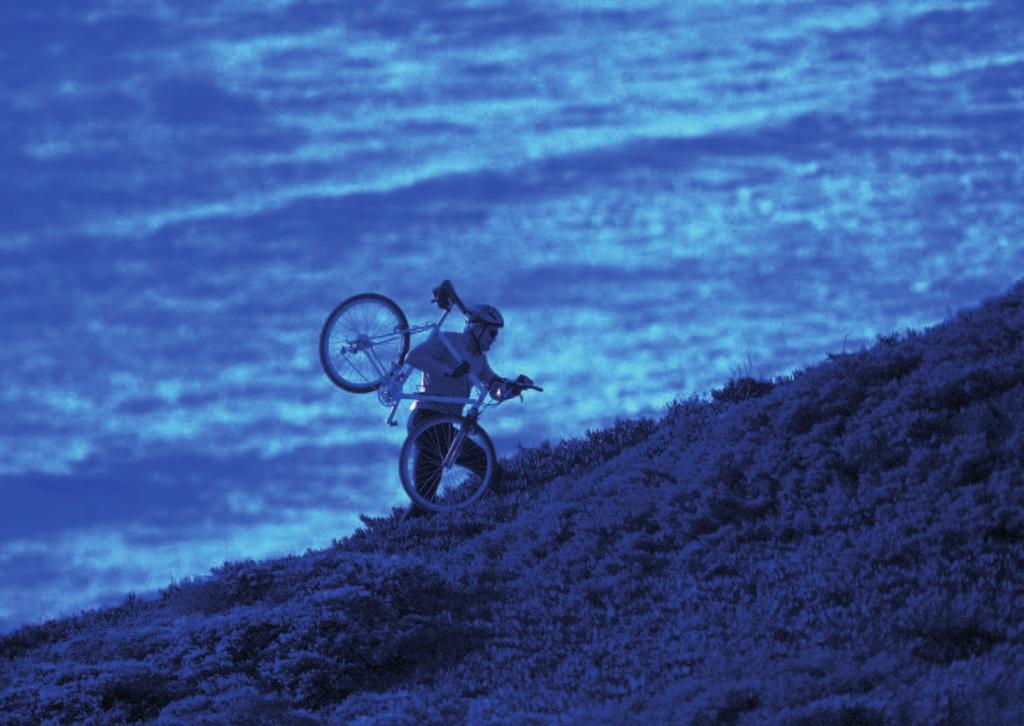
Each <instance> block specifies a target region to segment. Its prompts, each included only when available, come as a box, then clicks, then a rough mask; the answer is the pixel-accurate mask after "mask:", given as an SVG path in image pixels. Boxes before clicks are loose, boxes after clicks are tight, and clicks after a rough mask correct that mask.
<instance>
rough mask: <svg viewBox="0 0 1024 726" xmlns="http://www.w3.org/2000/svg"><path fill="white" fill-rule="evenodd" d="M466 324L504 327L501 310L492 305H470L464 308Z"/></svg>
mask: <svg viewBox="0 0 1024 726" xmlns="http://www.w3.org/2000/svg"><path fill="white" fill-rule="evenodd" d="M466 325H488V326H491V327H494V328H503V327H505V318H503V317H502V316H501V311H499V310H498V308H496V307H494V306H493V305H470V306H469V307H467V308H466Z"/></svg>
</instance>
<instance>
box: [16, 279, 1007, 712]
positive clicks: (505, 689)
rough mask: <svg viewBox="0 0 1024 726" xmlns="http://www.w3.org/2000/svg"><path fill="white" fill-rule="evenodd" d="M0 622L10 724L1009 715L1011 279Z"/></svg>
mask: <svg viewBox="0 0 1024 726" xmlns="http://www.w3.org/2000/svg"><path fill="white" fill-rule="evenodd" d="M508 465H509V466H510V468H511V469H512V471H513V472H514V476H513V478H512V481H511V483H510V484H509V487H508V491H506V492H504V493H502V494H500V495H497V496H490V497H488V498H487V499H486V500H485V501H484V502H482V503H481V505H480V506H478V507H476V508H475V509H473V510H472V511H470V512H466V513H461V514H457V515H451V516H439V517H434V518H430V519H422V520H414V521H410V522H406V523H403V522H401V521H400V520H399V518H398V517H397V516H391V517H386V518H379V519H375V518H364V523H365V527H363V528H361V529H360V530H358V531H357V532H356V533H355V534H354V535H352V536H351V537H349V538H347V539H345V540H342V541H338V542H336V543H335V545H334V546H333V547H331V548H329V549H327V550H324V551H318V552H308V553H307V554H306V555H305V556H302V557H292V558H286V559H282V560H276V561H267V562H241V563H232V564H228V565H225V566H224V567H222V568H220V569H219V570H216V571H214V572H213V574H212V576H211V577H209V578H204V579H199V580H195V581H189V582H184V583H180V584H177V585H174V586H172V587H169V588H168V589H167V590H165V591H164V592H163V593H162V595H161V597H160V598H159V600H156V601H152V602H141V601H139V600H136V599H133V598H129V599H128V600H126V601H125V603H124V604H123V605H122V606H121V607H118V608H115V609H110V610H103V611H97V612H90V613H86V614H83V615H81V616H79V617H75V618H70V619H66V620H60V621H54V622H51V623H48V624H46V625H43V626H38V627H29V628H25V629H22V630H20V631H18V632H15V633H13V634H11V635H9V636H7V637H5V638H3V639H0V694H2V695H0V714H3V716H0V719H6V721H5V723H6V722H11V723H40V722H45V721H47V720H48V719H49V720H52V721H53V722H76V723H77V722H88V723H123V722H128V721H149V720H155V721H156V722H157V723H161V724H200V723H211V724H213V723H216V724H224V723H260V724H306V723H310V724H312V723H323V722H327V723H353V722H354V723H408V724H420V723H442V722H462V721H468V722H472V723H556V722H564V723H585V722H607V723H632V722H636V723H664V722H671V723H695V724H714V723H751V724H753V723H764V722H774V723H789V724H820V723H858V724H860V723H894V724H895V723H949V724H964V723H967V724H969V723H1022V722H1024V695H1022V694H1024V624H1022V615H1021V614H1022V613H1024V574H1022V573H1024V476H1022V474H1024V283H1019V284H1018V285H1017V286H1016V287H1014V288H1013V290H1011V291H1010V293H1009V294H1008V295H1006V296H1004V297H1002V298H999V299H996V300H992V301H990V302H988V303H986V304H985V305H983V306H981V307H979V308H977V309H974V310H970V311H966V312H963V313H961V314H960V315H958V316H957V317H956V318H955V319H952V320H949V321H947V322H945V323H943V324H942V325H939V326H936V327H934V328H931V329H929V330H927V331H924V332H908V333H907V334H906V335H903V336H900V335H893V336H891V337H885V338H882V339H879V340H878V342H877V344H876V345H874V346H873V347H872V348H871V349H869V350H863V351H859V352H855V353H842V354H830V355H829V356H828V359H827V360H825V361H823V362H821V363H820V364H818V365H816V366H813V367H810V368H808V369H805V370H802V371H799V372H797V373H796V374H794V375H793V376H790V377H787V378H785V379H779V380H776V381H770V382H769V381H756V380H751V379H740V380H734V381H731V382H730V383H729V384H728V385H727V386H726V387H724V388H723V389H721V390H719V391H715V392H714V396H713V400H711V401H699V400H690V401H685V402H679V403H676V404H674V405H672V406H671V407H669V409H668V411H667V412H666V415H665V416H664V417H663V418H662V419H661V420H659V421H650V420H641V421H624V422H620V423H619V424H618V425H616V426H615V427H614V428H611V429H609V430H605V431H600V432H593V433H590V434H588V435H587V436H586V437H585V438H583V439H579V440H570V441H563V442H561V443H559V444H558V445H554V446H550V445H549V446H544V447H541V448H539V449H535V450H523V451H520V452H519V453H518V455H517V456H515V457H514V458H513V459H512V460H511V461H509V462H508Z"/></svg>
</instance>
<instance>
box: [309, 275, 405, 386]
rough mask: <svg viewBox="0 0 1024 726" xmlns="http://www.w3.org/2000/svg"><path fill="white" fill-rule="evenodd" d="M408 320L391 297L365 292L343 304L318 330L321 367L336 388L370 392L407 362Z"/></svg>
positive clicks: (335, 309) (332, 312) (336, 308)
mask: <svg viewBox="0 0 1024 726" xmlns="http://www.w3.org/2000/svg"><path fill="white" fill-rule="evenodd" d="M408 352H409V321H408V320H407V319H406V317H405V313H403V312H402V309H401V308H400V307H398V304H397V303H395V301H394V300H392V299H391V298H388V297H385V296H384V295H378V294H377V293H373V292H366V293H362V294H360V295H353V296H352V297H350V298H348V299H347V300H345V301H343V302H341V303H340V304H339V305H338V306H337V307H335V308H334V310H332V311H331V314H330V315H328V316H327V320H325V321H324V327H323V330H321V331H320V365H321V366H323V369H324V373H326V374H327V377H328V378H330V379H331V381H332V382H334V384H335V385H336V386H339V387H340V388H343V389H344V390H346V391H349V392H351V393H369V392H370V391H373V390H375V389H376V388H377V387H378V386H380V384H381V382H382V381H383V380H384V379H385V378H387V377H388V376H389V375H391V373H393V372H394V370H395V369H396V368H398V367H399V366H401V365H402V363H403V362H405V356H406V354H407V353H408Z"/></svg>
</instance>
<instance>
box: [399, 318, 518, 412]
mask: <svg viewBox="0 0 1024 726" xmlns="http://www.w3.org/2000/svg"><path fill="white" fill-rule="evenodd" d="M442 335H443V336H444V337H445V340H446V341H447V342H448V343H449V344H450V345H451V347H452V349H454V350H455V352H456V353H458V354H459V356H460V358H459V359H457V360H456V359H455V358H453V357H452V354H451V352H450V351H449V350H448V346H446V345H445V344H444V342H443V341H442V340H441V339H440V336H442ZM462 361H466V362H467V363H469V370H471V371H472V372H473V373H475V374H476V375H477V377H478V378H479V379H480V382H481V383H483V384H484V385H485V386H488V387H489V386H490V385H491V384H492V383H493V382H494V380H495V379H497V378H498V376H497V375H496V374H495V373H494V371H492V370H491V367H490V365H488V363H487V356H486V355H484V354H483V353H481V352H479V351H477V350H476V346H475V345H473V341H472V340H471V338H470V336H469V335H468V334H466V333H439V334H438V335H432V336H430V337H429V338H427V340H426V341H424V342H423V343H421V344H420V345H417V346H416V347H415V348H413V349H412V350H411V351H409V355H408V356H407V357H406V359H405V362H406V363H408V364H409V365H411V366H412V367H413V368H418V369H419V370H421V371H423V380H422V390H423V392H424V393H426V394H429V395H431V396H453V397H456V398H469V394H470V391H471V390H472V388H473V383H472V381H471V380H470V377H469V375H465V376H460V377H458V378H451V377H450V376H448V375H446V374H450V373H451V372H452V370H454V369H455V367H456V366H457V365H459V363H461V362H462ZM412 407H413V408H414V409H426V410H430V411H439V412H442V413H445V414H451V415H453V416H459V415H461V413H462V405H461V404H458V403H435V402H433V401H415V402H414V403H413V404H412Z"/></svg>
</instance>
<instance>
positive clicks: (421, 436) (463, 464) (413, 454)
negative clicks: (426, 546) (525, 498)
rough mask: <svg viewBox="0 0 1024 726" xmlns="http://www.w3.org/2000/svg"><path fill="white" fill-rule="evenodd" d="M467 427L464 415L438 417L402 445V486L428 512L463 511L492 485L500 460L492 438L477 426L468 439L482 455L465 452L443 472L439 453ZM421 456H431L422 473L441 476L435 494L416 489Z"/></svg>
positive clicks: (418, 428)
mask: <svg viewBox="0 0 1024 726" xmlns="http://www.w3.org/2000/svg"><path fill="white" fill-rule="evenodd" d="M466 425H467V421H466V419H464V418H462V417H461V416H435V417H432V418H429V419H427V420H426V421H424V422H423V423H421V424H420V425H418V426H416V428H414V429H413V430H412V431H410V432H409V436H408V437H406V439H405V443H404V444H402V452H401V454H400V455H399V457H398V466H399V474H400V476H401V479H402V487H403V488H404V489H405V493H406V494H407V495H409V498H410V499H411V500H412V501H413V502H415V503H416V504H418V505H419V506H421V507H423V508H424V509H429V510H431V511H433V512H450V511H454V510H456V509H463V508H465V507H468V506H469V505H471V504H473V503H474V502H476V501H477V500H478V499H480V497H482V496H483V495H484V493H485V492H486V491H487V488H488V486H490V483H491V480H492V479H493V478H494V472H495V471H496V469H497V466H498V457H497V454H496V453H495V451H494V444H493V443H492V442H491V437H490V436H488V435H487V432H486V431H484V430H483V429H482V428H480V426H478V425H477V424H475V423H473V424H468V425H470V426H471V427H472V428H471V430H470V431H469V432H468V433H467V436H468V440H469V441H472V443H473V444H475V445H476V446H477V447H478V448H479V452H476V451H469V452H466V451H465V450H464V452H463V454H462V456H461V458H460V461H459V462H458V463H456V464H455V465H453V466H452V467H451V469H450V470H443V467H442V466H441V462H440V459H439V457H438V456H437V452H439V451H441V450H443V449H446V447H447V446H449V445H450V443H451V440H452V438H453V433H457V432H458V431H460V430H461V429H462V427H464V426H466ZM463 448H464V449H465V447H463ZM417 456H418V457H424V456H426V457H428V460H427V461H426V462H424V461H422V460H421V461H420V462H419V465H420V466H422V467H424V468H423V470H422V474H424V475H426V476H430V475H434V476H436V477H437V482H436V484H434V485H433V491H424V492H421V491H419V489H418V488H417V486H416V481H415V479H416V468H417ZM471 459H472V460H471ZM474 464H475V465H477V466H479V467H482V468H483V473H482V474H480V473H478V472H477V471H474V470H473V468H474V467H473V466H472V465H474ZM422 485H423V488H424V489H425V490H429V489H430V487H431V482H429V481H424V482H422Z"/></svg>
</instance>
